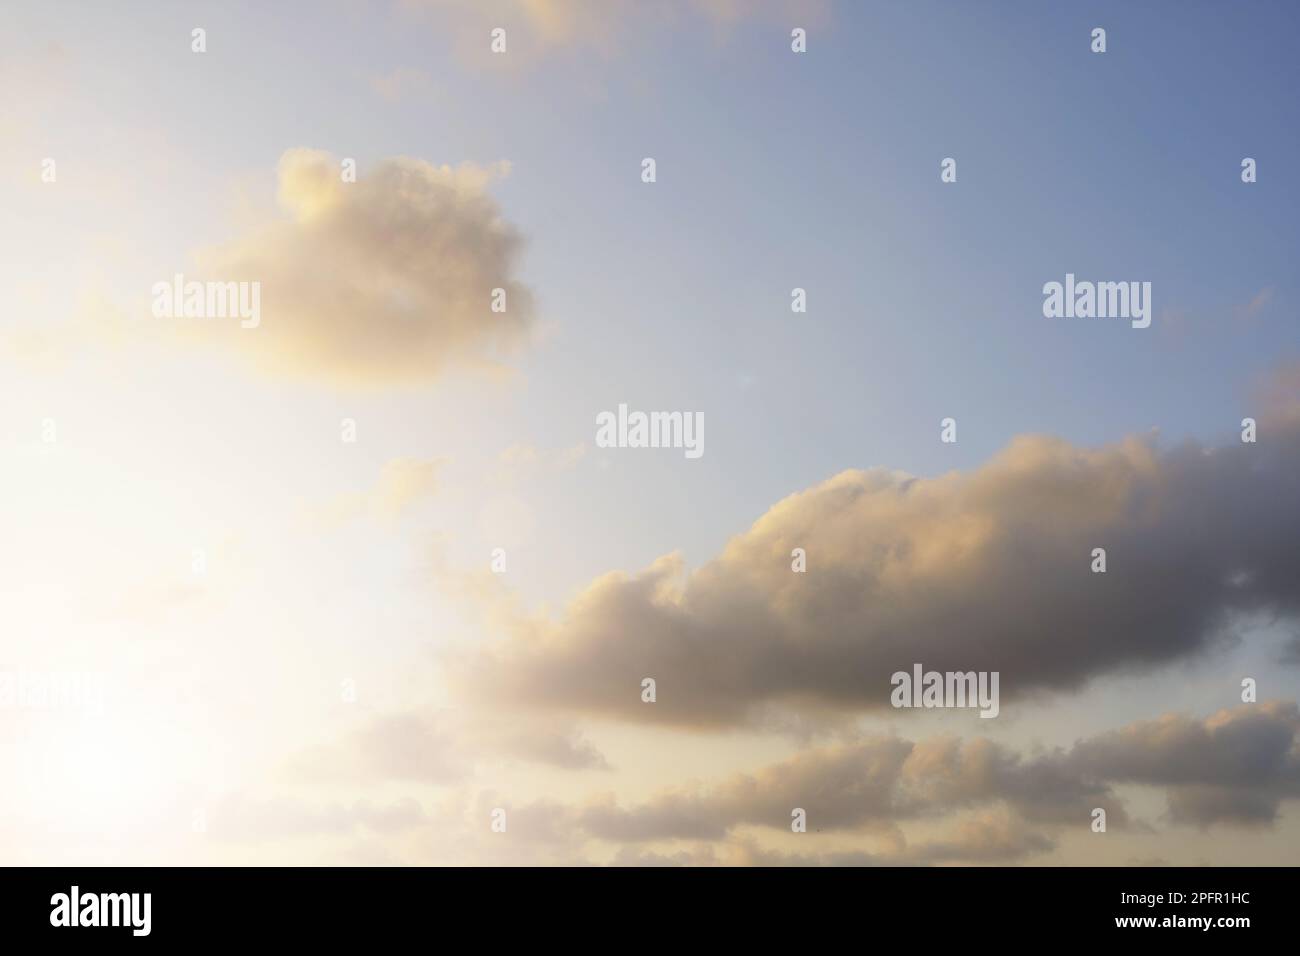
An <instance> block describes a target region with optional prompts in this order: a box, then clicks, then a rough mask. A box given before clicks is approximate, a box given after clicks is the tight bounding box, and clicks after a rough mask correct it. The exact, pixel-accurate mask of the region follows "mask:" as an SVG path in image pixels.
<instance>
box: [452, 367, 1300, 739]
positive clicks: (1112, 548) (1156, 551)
mask: <svg viewBox="0 0 1300 956" xmlns="http://www.w3.org/2000/svg"><path fill="white" fill-rule="evenodd" d="M1261 407H1262V411H1261V412H1260V414H1259V416H1258V417H1259V421H1260V440H1259V443H1258V444H1253V445H1250V444H1242V443H1240V442H1230V443H1228V444H1226V445H1224V446H1222V447H1219V448H1207V447H1202V446H1199V445H1195V444H1190V443H1189V444H1183V445H1179V446H1177V447H1174V448H1171V449H1168V450H1163V451H1162V450H1160V449H1158V448H1157V447H1156V446H1155V445H1154V444H1153V443H1152V442H1151V441H1147V440H1139V439H1128V440H1125V441H1123V442H1120V443H1117V444H1113V445H1108V446H1105V447H1102V448H1099V449H1084V448H1078V447H1075V446H1073V445H1070V444H1069V443H1067V442H1065V441H1062V440H1059V439H1053V438H1045V437H1022V438H1018V439H1016V440H1015V441H1014V442H1012V443H1011V445H1010V446H1009V447H1008V448H1007V449H1006V450H1004V451H1003V452H1002V453H1000V454H999V455H997V456H996V457H994V458H993V459H992V460H991V461H989V462H988V463H987V464H985V465H984V466H982V467H980V468H978V469H976V470H974V471H972V472H969V473H961V472H954V473H950V474H947V475H944V476H942V477H938V478H933V479H919V478H910V477H906V476H900V475H897V474H893V473H890V472H887V471H884V470H881V469H875V470H870V471H846V472H843V473H841V474H839V475H836V476H835V477H833V478H831V479H829V480H828V481H825V482H823V483H822V484H820V485H817V486H815V487H813V488H811V489H809V490H807V491H803V492H800V493H798V494H794V495H791V496H790V497H788V498H786V499H785V500H783V501H780V502H778V503H777V504H776V505H774V506H773V507H772V508H771V509H770V510H769V511H768V512H767V514H765V515H763V516H762V517H761V518H760V519H759V520H758V521H757V522H755V523H754V525H753V526H752V527H751V528H750V529H749V530H748V531H746V532H744V533H742V534H740V535H738V536H736V537H735V538H733V539H732V540H731V542H730V543H729V544H728V545H727V547H726V548H725V549H724V551H723V552H722V554H720V555H719V556H718V557H717V558H715V559H714V560H712V561H710V562H709V563H707V564H706V565H704V566H703V567H701V568H699V569H698V570H695V571H693V572H687V571H686V569H685V568H684V566H683V563H682V561H681V559H680V557H678V556H676V555H671V556H668V557H665V558H663V559H660V560H659V561H657V562H655V563H654V564H653V565H652V566H651V567H649V568H648V569H646V570H645V571H643V572H641V573H640V574H637V575H634V576H630V577H629V576H626V575H623V574H619V573H614V574H608V575H606V576H604V577H601V578H598V579H596V580H595V581H593V582H592V583H591V584H590V585H589V586H588V587H587V588H586V590H585V591H583V592H582V593H581V594H580V595H579V596H578V597H577V598H576V599H575V600H574V601H573V602H572V603H571V604H570V605H569V606H568V608H567V609H566V613H565V614H564V616H563V618H562V619H561V620H560V621H558V622H553V621H551V620H549V619H545V618H531V617H522V618H516V619H515V620H514V622H513V624H512V626H511V627H510V629H509V631H508V633H507V634H506V635H505V638H504V639H503V640H501V641H500V642H499V643H498V644H497V645H496V646H495V647H494V648H492V649H490V650H485V651H483V652H481V653H479V654H476V655H472V656H470V657H468V658H462V659H458V660H453V661H450V662H449V666H450V668H451V670H452V673H453V674H454V675H455V678H456V680H457V683H458V684H459V686H460V688H461V689H462V690H463V691H464V693H465V694H467V695H469V696H472V697H473V698H474V699H476V700H480V701H482V700H489V701H491V700H497V701H502V702H504V701H510V702H512V703H516V704H517V703H525V704H531V705H533V706H536V707H545V708H554V709H557V710H569V711H574V712H584V713H595V714H601V715H605V716H613V717H617V718H621V719H626V720H631V721H640V722H653V723H659V724H682V725H727V724H732V725H734V724H741V723H760V722H762V721H763V720H764V715H765V714H766V715H768V716H769V717H770V715H771V713H772V711H773V710H785V711H793V710H799V711H801V712H803V713H805V714H808V713H816V712H817V711H818V710H819V709H820V710H822V711H824V712H837V711H838V712H840V713H851V712H857V711H863V710H868V709H874V708H882V707H887V706H888V697H889V691H890V689H891V688H890V683H889V678H890V675H891V674H892V673H893V672H895V671H898V670H910V668H911V667H912V665H913V664H914V663H916V662H920V663H922V664H924V665H925V666H926V667H927V668H933V669H937V670H944V671H971V670H974V671H985V670H988V671H999V672H1000V674H1001V692H1002V696H1003V704H1004V707H1005V705H1006V701H1007V700H1008V699H1014V698H1015V697H1016V696H1018V695H1023V694H1027V693H1034V692H1040V693H1041V692H1044V691H1057V692H1059V691H1063V690H1073V689H1077V688H1079V687H1080V686H1082V685H1083V684H1084V683H1085V682H1087V681H1088V680H1090V679H1092V678H1094V677H1097V676H1099V675H1104V674H1114V673H1118V672H1126V671H1139V670H1146V669H1151V668H1154V667H1157V666H1159V665H1162V664H1165V663H1168V662H1171V661H1174V660H1177V659H1179V658H1185V657H1187V656H1189V655H1193V654H1196V653H1198V652H1203V651H1205V650H1207V649H1209V648H1211V647H1213V646H1215V645H1216V642H1218V641H1221V640H1225V639H1226V633H1227V631H1226V628H1225V625H1226V624H1227V623H1228V622H1229V621H1230V620H1231V619H1232V617H1233V615H1234V614H1235V613H1237V612H1247V613H1249V612H1258V611H1266V612H1268V613H1270V614H1274V615H1277V616H1280V617H1287V618H1290V617H1294V616H1295V615H1296V614H1297V611H1300V549H1298V548H1296V546H1295V542H1296V541H1297V540H1300V495H1297V494H1296V491H1295V476H1296V474H1297V473H1300V411H1298V410H1297V409H1298V407H1300V373H1297V372H1296V371H1295V370H1293V369H1292V370H1287V371H1286V372H1285V373H1284V374H1282V375H1279V376H1277V377H1276V378H1275V379H1274V382H1273V385H1272V389H1271V395H1270V397H1269V399H1268V404H1267V405H1262V406H1261ZM1230 424H1235V423H1230ZM1097 547H1104V548H1105V549H1106V550H1107V559H1108V571H1107V573H1105V574H1094V573H1092V572H1091V569H1090V563H1091V552H1092V549H1093V548H1097ZM794 548H803V549H805V551H806V553H807V560H808V570H807V573H804V574H797V573H793V572H792V571H791V568H790V562H791V558H790V554H791V551H792V549H794ZM644 677H653V678H655V680H656V682H657V685H658V691H657V692H658V701H657V702H656V703H655V704H654V705H652V706H651V705H646V704H643V703H642V702H641V699H640V683H641V680H642V678H644Z"/></svg>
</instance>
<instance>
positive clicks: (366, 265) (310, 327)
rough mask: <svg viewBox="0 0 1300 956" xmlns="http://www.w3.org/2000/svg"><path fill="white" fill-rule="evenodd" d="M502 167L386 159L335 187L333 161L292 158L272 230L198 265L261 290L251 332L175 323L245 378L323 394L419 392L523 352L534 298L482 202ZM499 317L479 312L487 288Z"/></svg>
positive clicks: (518, 244) (496, 214) (282, 176)
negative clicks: (383, 389)
mask: <svg viewBox="0 0 1300 956" xmlns="http://www.w3.org/2000/svg"><path fill="white" fill-rule="evenodd" d="M506 170H507V167H506V166H504V165H501V166H497V167H492V168H482V167H477V166H473V165H469V164H465V165H461V166H459V167H455V168H453V167H450V166H434V165H432V164H430V163H427V162H424V161H422V160H418V159H405V158H399V159H390V160H385V161H384V162H381V163H378V164H377V165H376V166H375V167H374V168H373V169H369V170H367V169H364V168H362V169H361V170H359V173H358V179H357V182H355V183H345V182H343V181H342V179H341V176H340V166H339V163H338V161H337V160H335V159H333V158H331V157H330V156H329V155H328V154H326V153H321V152H317V151H313V150H306V149H294V150H290V151H289V152H287V153H285V154H284V156H283V157H282V158H281V160H280V168H279V201H280V205H281V206H282V207H283V209H284V211H285V212H286V213H287V214H288V218H287V219H284V218H282V219H278V220H276V221H275V222H272V223H269V224H267V225H266V226H265V227H263V228H262V229H260V230H259V231H257V232H256V233H255V234H253V235H250V236H248V237H246V238H244V239H241V240H238V241H235V242H232V243H229V244H227V245H224V246H221V247H218V248H215V249H210V250H207V251H205V252H203V253H201V254H200V255H199V257H198V258H199V265H200V267H201V271H202V273H203V276H202V277H203V278H204V279H207V280H214V279H215V280H224V281H232V280H233V281H249V282H252V281H257V282H260V283H261V286H262V290H261V294H262V299H261V324H260V326H259V327H257V328H256V329H241V328H239V327H238V326H237V325H235V326H234V327H231V325H230V324H229V323H227V324H226V325H224V326H221V327H214V326H213V325H212V324H211V323H195V322H190V323H186V324H185V325H184V326H182V328H183V329H184V330H185V331H186V332H188V333H189V334H192V335H198V336H201V337H202V338H203V340H204V341H211V342H214V343H220V344H222V345H225V346H228V347H230V348H232V349H236V350H238V351H239V352H240V353H241V354H244V355H246V356H247V357H248V358H249V359H251V360H252V361H253V362H254V363H255V364H256V365H257V366H258V367H260V368H262V369H264V370H266V371H269V372H272V373H279V374H289V375H297V376H302V377H307V378H317V379H324V380H327V381H330V382H334V383H343V384H354V385H377V384H386V383H408V384H411V383H416V384H418V383H424V382H428V381H430V380H432V379H434V378H436V377H437V376H438V375H439V374H440V373H442V372H444V371H445V370H446V369H447V368H448V367H449V366H450V365H453V364H456V363H461V364H479V365H488V366H490V365H492V364H493V363H495V362H496V361H497V360H498V359H499V357H500V355H501V354H503V353H504V352H505V351H507V350H509V349H510V348H512V347H514V346H516V345H517V344H519V343H520V342H522V341H523V340H524V339H525V338H526V336H527V334H528V332H529V329H530V327H531V325H532V317H533V299H532V295H531V293H530V292H529V290H528V289H527V287H525V286H524V285H523V284H521V283H520V282H519V281H518V279H517V278H516V277H515V269H516V266H517V262H518V259H519V255H520V252H521V249H522V239H521V237H520V235H519V233H518V232H517V231H516V230H515V229H514V228H513V227H512V226H511V225H510V224H509V223H507V222H506V221H505V220H504V219H503V218H502V216H501V211H500V209H499V207H498V206H497V204H496V202H495V201H494V200H493V199H492V197H491V196H490V195H489V194H488V193H487V192H486V187H487V185H488V183H489V182H490V181H491V180H492V178H493V177H495V176H498V175H501V174H503V173H504V172H505V171H506ZM498 288H500V289H503V290H505V296H506V298H505V304H506V310H505V311H504V312H494V311H492V308H491V305H492V296H493V290H494V289H498Z"/></svg>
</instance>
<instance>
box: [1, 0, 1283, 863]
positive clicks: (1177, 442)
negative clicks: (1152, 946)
mask: <svg viewBox="0 0 1300 956" xmlns="http://www.w3.org/2000/svg"><path fill="white" fill-rule="evenodd" d="M5 23H6V28H5V30H4V31H3V33H2V34H0V143H3V149H0V204H2V205H0V208H3V209H4V211H5V213H6V217H5V218H6V222H7V224H8V226H9V228H7V229H4V230H3V231H0V287H3V289H4V290H5V292H6V300H7V303H8V308H7V309H5V311H4V315H3V316H0V491H3V493H4V494H3V497H4V501H5V507H4V508H3V509H0V761H3V764H4V766H5V767H6V768H7V769H8V770H9V775H8V776H9V777H10V778H11V779H12V780H14V781H15V783H16V785H15V786H14V787H11V788H7V790H6V792H5V794H4V795H3V796H0V809H2V810H3V813H0V862H6V863H38V864H39V863H51V864H52V863H68V864H110V863H125V864H135V863H139V864H177V865H185V864H381V865H382V864H400V865H492V864H521V865H533V864H536V865H585V864H598V865H599V864H619V865H651V864H668V865H682V864H701V865H708V864H714V865H765V864H777V865H781V864H786V865H804V864H809V865H813V864H816V865H821V864H826V865H835V864H850V865H852V864H864V865H930V864H934V865H1016V864H1047V865H1097V864H1112V865H1141V864H1147V863H1156V862H1160V863H1168V864H1172V865H1202V864H1225V865H1253V864H1264V865H1277V864H1285V863H1294V862H1295V861H1296V858H1297V853H1298V852H1300V810H1298V809H1297V805H1296V801H1297V798H1300V738H1297V733H1298V732H1300V709H1298V707H1297V696H1300V672H1298V671H1297V666H1298V665H1300V627H1298V626H1297V612H1298V611H1300V561H1298V560H1297V559H1298V558H1300V551H1297V548H1296V544H1295V542H1296V541H1297V540H1300V537H1298V536H1297V532H1300V495H1298V494H1297V493H1296V492H1297V484H1296V478H1295V476H1296V474H1297V465H1300V348H1298V347H1297V346H1300V336H1298V335H1297V325H1296V316H1295V306H1294V304H1295V302H1296V301H1297V288H1296V279H1295V275H1296V272H1295V268H1294V254H1295V250H1296V249H1297V246H1298V242H1297V239H1298V238H1300V237H1298V236H1297V229H1300V226H1298V225H1297V222H1298V221H1300V220H1298V219H1297V216H1296V210H1297V206H1298V204H1300V203H1298V200H1300V194H1298V192H1300V185H1298V184H1297V183H1296V181H1295V177H1294V176H1292V175H1291V174H1290V173H1289V172H1288V168H1289V167H1288V164H1289V161H1290V159H1291V158H1292V157H1293V156H1295V155H1297V154H1300V143H1298V142H1297V140H1298V139H1300V132H1297V131H1298V130H1300V123H1297V118H1298V117H1297V111H1298V110H1300V107H1298V106H1297V97H1296V95H1295V92H1296V89H1297V81H1298V80H1300V66H1297V65H1296V58H1295V57H1294V55H1293V53H1294V46H1295V38H1296V30H1297V27H1300V13H1297V11H1296V10H1295V8H1294V6H1293V5H1292V4H1289V3H1285V2H1267V0H1251V2H1246V3H1241V4H1234V5H1231V6H1229V5H1227V4H1222V3H1210V2H1180V3H1173V2H1172V0H1169V2H1163V0H1162V2H1152V3H1147V4H1141V5H1135V4H1128V3H1107V2H1098V3H1091V4H1087V5H1082V4H1074V5H1060V4H1054V5H1048V4H1031V3H1015V2H1006V3H999V4H970V3H955V2H952V3H943V2H929V0H925V2H922V0H916V2H906V3H905V2H869V3H867V2H864V3H848V2H842V3H841V2H832V0H752V2H747V0H657V2H644V3H642V2H633V0H608V2H601V3H595V2H591V3H587V2H582V0H481V2H477V0H473V2H472V0H399V2H385V0H374V2H361V0H347V2H344V0H337V2H322V3H313V4H306V3H296V2H292V3H277V4H257V3H240V2H234V3H231V2H226V3H183V4H161V3H131V2H128V3H121V4H115V5H112V6H111V7H106V6H104V5H101V4H93V3H71V2H56V0H49V2H42V3H16V4H11V5H10V8H9V9H7V10H6V13H5ZM1097 28H1102V29H1104V30H1105V50H1104V52H1094V49H1093V47H1094V46H1095V45H1096V41H1095V40H1094V37H1093V31H1094V30H1095V29H1097ZM497 29H500V30H503V31H504V34H503V36H504V40H505V49H504V50H503V51H502V52H494V50H493V48H492V47H493V31H494V30H497ZM195 30H201V31H202V33H201V35H200V36H201V40H200V39H196V36H195V33H194V31H195ZM794 30H802V31H804V36H805V37H806V49H805V50H804V51H803V52H796V51H795V50H794V49H793V48H792V46H793V45H794V40H793V39H792V31H794ZM196 45H198V46H201V47H202V50H201V51H200V50H197V49H196ZM647 158H651V159H653V160H654V180H653V181H652V182H647V181H645V173H644V168H645V167H644V161H645V160H646V159H647ZM1246 158H1250V159H1253V160H1254V169H1255V177H1254V181H1251V182H1246V181H1244V180H1243V169H1242V163H1243V160H1244V159H1246ZM948 159H951V160H954V161H955V173H956V175H955V181H945V179H944V177H943V176H942V175H941V173H942V171H943V170H942V166H941V164H942V163H943V162H944V161H945V160H948ZM348 161H351V162H352V164H354V166H355V171H356V175H355V177H354V178H353V179H354V181H350V180H349V177H348V176H347V174H346V173H345V170H346V168H347V163H348ZM177 274H182V275H183V276H184V277H185V279H186V280H198V281H212V282H226V281H236V282H246V283H254V282H255V283H257V284H258V289H259V294H260V300H259V301H260V309H259V315H258V316H257V319H256V321H255V322H254V321H253V320H252V319H251V317H248V316H242V317H241V315H218V316H211V317H198V316H194V315H189V316H187V315H184V314H180V315H160V314H158V309H157V308H156V304H157V303H156V299H157V293H156V291H155V287H156V286H157V285H158V284H159V283H163V284H169V283H171V282H172V281H173V277H174V276H176V275H177ZM1067 274H1071V275H1074V276H1076V277H1077V278H1078V280H1079V281H1094V282H1138V283H1150V289H1151V293H1150V305H1151V322H1150V325H1149V327H1146V328H1135V327H1133V324H1132V323H1131V322H1130V321H1129V320H1128V319H1127V318H1123V317H1118V318H1117V317H1107V318H1082V317H1072V318H1051V317H1048V316H1046V315H1045V314H1044V294H1045V293H1044V286H1045V284H1047V283H1050V282H1064V281H1065V277H1066V275H1067ZM496 289H500V290H503V291H504V293H505V303H506V304H505V308H504V311H493V309H492V307H491V303H492V301H493V297H494V294H495V293H494V291H493V290H496ZM796 289H801V290H804V295H805V298H806V310H804V311H795V310H794V309H793V308H792V292H793V290H796ZM181 311H182V312H183V311H184V310H181ZM245 325H249V326H250V327H244V326H245ZM620 405H625V406H627V407H628V408H629V409H631V410H634V411H635V410H643V411H647V412H649V411H677V412H681V413H683V414H684V415H687V416H698V417H699V418H702V420H703V422H704V429H703V433H702V434H703V444H702V446H701V447H702V450H703V453H702V454H700V455H699V456H698V457H688V456H687V455H686V454H684V453H683V449H681V448H635V447H602V442H600V440H599V434H598V429H597V421H598V416H600V415H601V413H603V412H616V411H617V409H618V408H619V406H620ZM1246 418H1250V419H1252V420H1254V421H1255V422H1257V434H1256V435H1254V436H1252V437H1253V438H1254V439H1255V440H1253V441H1245V440H1243V431H1244V425H1243V419H1246ZM946 419H952V420H953V422H954V425H953V429H955V438H956V440H955V441H945V440H944V437H945V436H944V433H943V428H942V425H941V423H942V422H944V420H946ZM948 437H951V435H949V436H948ZM1096 548H1104V549H1105V550H1106V561H1107V566H1106V570H1105V571H1104V573H1102V572H1098V571H1097V570H1096V569H1095V568H1096V564H1095V562H1096V556H1095V554H1094V549H1096ZM795 549H799V550H800V551H802V552H803V554H804V559H805V561H806V567H805V568H804V569H802V570H796V569H795V567H794V565H795V563H796V562H795V558H794V556H793V552H794V551H795ZM916 664H920V665H922V666H923V667H924V668H926V669H936V670H938V671H941V672H944V671H956V672H967V671H972V670H973V671H979V672H983V673H989V672H996V673H998V674H999V675H1000V678H1001V681H1000V693H1001V700H1000V707H999V713H998V715H997V717H996V718H993V719H985V718H981V717H980V716H979V713H978V712H977V711H975V710H972V709H969V708H935V709H925V708H921V709H911V708H896V707H893V706H892V705H891V700H890V696H891V690H892V687H891V675H892V674H894V673H896V672H898V671H906V672H910V671H911V669H912V667H913V665H916ZM647 678H651V679H653V680H654V682H655V685H654V687H655V695H656V697H655V700H653V702H650V701H647V700H645V699H644V695H645V691H644V688H643V681H644V680H645V679H647ZM1246 679H1250V680H1251V681H1253V682H1255V689H1256V693H1255V694H1254V695H1250V694H1246V693H1245V691H1244V689H1243V683H1242V682H1243V680H1246ZM51 687H63V688H65V689H67V688H69V687H72V688H73V689H72V690H71V691H69V692H68V693H66V694H65V695H64V697H63V698H62V699H55V698H57V696H58V695H54V697H51V696H50V695H49V694H47V693H43V692H42V691H40V690H39V689H40V688H47V689H48V688H51ZM1248 696H1253V697H1254V699H1251V700H1247V699H1244V698H1245V697H1248ZM1098 809H1102V810H1104V811H1105V814H1106V828H1105V830H1104V831H1099V830H1098V829H1097V828H1096V816H1095V811H1096V810H1098ZM795 810H802V811H804V814H805V817H806V827H805V828H804V829H803V830H797V829H795V828H794V827H793V825H792V813H793V811H795ZM498 811H500V812H498Z"/></svg>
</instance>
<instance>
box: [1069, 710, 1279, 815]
mask: <svg viewBox="0 0 1300 956" xmlns="http://www.w3.org/2000/svg"><path fill="white" fill-rule="evenodd" d="M1297 731H1300V709H1298V708H1297V707H1296V705H1295V704H1294V703H1284V702H1281V701H1272V702H1267V703H1261V704H1258V705H1245V706H1242V707H1238V708H1236V709H1234V710H1225V711H1221V712H1219V713H1217V714H1215V715H1214V716H1212V717H1210V718H1209V719H1207V720H1204V721H1198V720H1193V719H1192V718H1190V717H1186V716H1182V715H1176V714H1168V715H1165V716H1164V717H1161V718H1160V719H1158V720H1152V721H1144V722H1142V723H1138V724H1134V725H1132V726H1130V727H1126V728H1124V729H1122V730H1117V731H1113V732H1111V733H1107V734H1102V735H1100V736H1099V737H1096V738H1093V739H1091V740H1087V741H1083V742H1082V743H1080V744H1079V745H1078V746H1077V747H1076V748H1075V751H1074V755H1073V764H1074V765H1075V766H1076V767H1078V768H1080V769H1081V770H1084V771H1087V772H1091V773H1095V774H1102V775H1104V776H1105V777H1106V778H1107V779H1110V780H1113V781H1116V782H1124V783H1141V784H1150V785H1153V786H1163V787H1166V788H1167V792H1168V799H1169V815H1170V818H1171V819H1172V820H1173V821H1174V822H1176V823H1189V824H1195V825H1197V826H1208V825H1210V824H1212V823H1237V824H1268V823H1272V822H1273V821H1274V820H1275V819H1276V817H1277V812H1278V805H1279V803H1280V802H1281V801H1282V800H1285V799H1294V798H1296V797H1300V740H1297V737H1296V733H1297Z"/></svg>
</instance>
